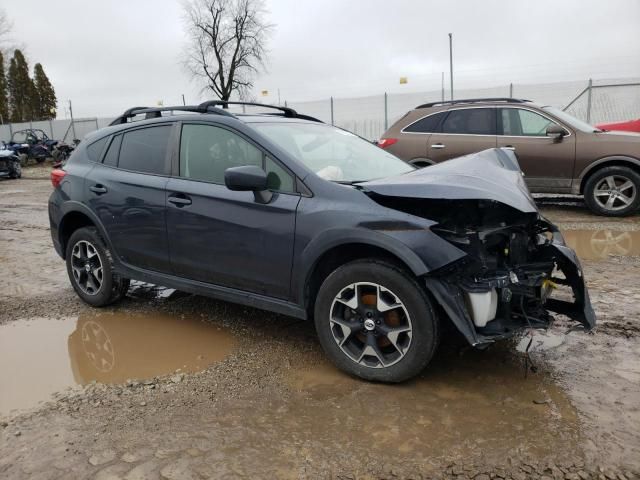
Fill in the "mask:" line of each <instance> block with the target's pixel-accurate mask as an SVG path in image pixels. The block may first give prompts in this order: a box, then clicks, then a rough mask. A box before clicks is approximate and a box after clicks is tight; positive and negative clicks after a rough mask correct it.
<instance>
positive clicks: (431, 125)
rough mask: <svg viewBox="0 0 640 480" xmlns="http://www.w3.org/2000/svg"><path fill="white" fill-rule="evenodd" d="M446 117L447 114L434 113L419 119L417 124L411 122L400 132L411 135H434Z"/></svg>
mask: <svg viewBox="0 0 640 480" xmlns="http://www.w3.org/2000/svg"><path fill="white" fill-rule="evenodd" d="M446 115H447V112H440V113H435V114H433V115H429V116H428V117H424V118H421V119H420V120H418V121H417V122H413V123H412V124H411V125H409V126H408V127H406V128H404V130H402V131H403V132H412V133H436V132H438V131H439V130H438V128H439V127H440V122H442V119H443V118H444V117H445V116H446Z"/></svg>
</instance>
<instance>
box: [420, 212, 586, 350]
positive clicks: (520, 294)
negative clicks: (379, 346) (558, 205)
mask: <svg viewBox="0 0 640 480" xmlns="http://www.w3.org/2000/svg"><path fill="white" fill-rule="evenodd" d="M451 207H452V208H460V207H462V206H454V205H452V206H451ZM469 207H470V206H467V208H466V210H467V211H474V210H475V211H476V212H477V211H480V212H482V211H483V210H485V209H489V210H490V212H491V215H490V216H491V217H494V218H496V216H495V214H496V213H497V212H500V211H501V210H505V209H508V207H506V206H502V205H487V204H486V202H483V201H481V202H478V203H477V204H476V208H475V209H474V208H469ZM498 216H499V217H500V218H505V217H508V215H498ZM474 218H477V219H479V220H480V221H479V222H478V224H477V225H472V224H466V225H465V226H464V227H463V226H460V225H453V224H450V223H446V222H445V223H440V224H439V225H438V226H436V227H433V228H432V230H433V231H434V232H435V233H437V234H438V235H440V236H441V237H442V238H444V239H445V240H447V241H449V242H451V243H453V244H454V245H455V246H456V247H458V248H459V249H460V250H463V251H464V252H465V253H467V256H466V257H464V258H463V259H461V260H460V261H458V262H455V263H453V264H449V265H447V266H446V267H444V268H441V269H439V270H438V271H435V272H432V273H431V274H430V275H428V276H426V277H425V283H426V285H427V287H428V288H429V290H430V291H431V293H432V294H433V296H434V297H435V298H436V299H437V300H438V302H439V303H440V305H441V306H442V308H443V309H444V311H445V312H446V313H447V314H448V315H449V317H450V318H451V320H452V321H453V323H454V324H455V325H456V326H457V328H458V329H459V330H460V331H461V332H462V333H463V334H464V335H465V337H466V338H467V340H468V341H469V342H470V343H471V344H473V345H481V344H485V343H489V342H492V341H494V340H496V339H499V338H504V337H508V336H511V335H513V334H514V333H516V332H517V331H519V330H521V329H522V328H525V327H529V328H547V327H548V326H549V325H550V323H551V321H552V320H553V317H552V316H551V314H550V312H554V313H559V314H563V315H566V316H567V317H569V318H571V319H573V320H575V321H578V322H580V323H581V324H582V325H584V327H585V329H586V330H591V329H592V328H593V327H594V326H595V314H594V312H593V309H592V307H591V302H590V300H589V294H588V291H587V289H586V287H585V284H584V279H583V277H582V269H581V266H580V262H579V260H578V258H577V257H576V255H575V253H574V252H573V250H571V249H570V248H568V247H567V246H566V245H565V244H564V240H563V238H562V235H561V234H560V232H559V231H558V229H557V228H556V227H555V226H554V225H552V224H550V223H549V222H547V221H546V220H544V219H543V218H541V217H539V216H537V215H535V214H526V215H520V216H519V218H513V219H512V221H507V222H504V221H501V222H498V223H496V222H495V221H492V220H491V219H490V218H487V216H486V215H482V214H480V215H479V216H476V215H474Z"/></svg>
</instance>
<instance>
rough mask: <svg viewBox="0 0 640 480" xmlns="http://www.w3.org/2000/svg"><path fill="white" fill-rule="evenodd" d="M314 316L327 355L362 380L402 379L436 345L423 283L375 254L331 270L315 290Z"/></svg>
mask: <svg viewBox="0 0 640 480" xmlns="http://www.w3.org/2000/svg"><path fill="white" fill-rule="evenodd" d="M314 321H315V327H316V331H317V334H318V338H319V340H320V344H321V345H322V348H323V349H324V351H325V353H326V354H327V356H328V357H329V359H330V360H331V361H332V362H333V363H334V364H335V365H336V366H337V367H338V368H340V369H341V370H344V371H345V372H347V373H349V374H351V375H355V376H357V377H360V378H363V379H365V380H372V381H377V382H390V383H396V382H402V381H404V380H407V379H409V378H411V377H413V376H415V375H417V374H418V373H420V372H421V371H422V370H423V369H424V368H425V367H426V366H427V364H428V363H429V361H430V360H431V358H432V357H433V354H434V352H435V350H436V347H437V345H438V339H439V323H438V319H437V317H436V315H435V312H434V310H433V308H432V306H431V303H430V301H429V298H428V297H427V294H426V292H425V291H424V289H422V288H421V287H420V285H419V284H418V282H417V281H416V279H415V278H414V277H413V276H412V275H411V274H409V273H407V272H405V271H404V270H401V269H400V268H398V267H396V266H394V265H392V264H389V263H386V262H382V261H379V260H373V259H371V260H358V261H354V262H351V263H348V264H346V265H343V266H342V267H340V268H338V269H337V270H335V271H334V272H333V273H331V274H330V275H329V276H328V277H327V278H326V279H325V281H324V283H323V284H322V285H321V287H320V290H319V292H318V295H317V298H316V302H315V311H314Z"/></svg>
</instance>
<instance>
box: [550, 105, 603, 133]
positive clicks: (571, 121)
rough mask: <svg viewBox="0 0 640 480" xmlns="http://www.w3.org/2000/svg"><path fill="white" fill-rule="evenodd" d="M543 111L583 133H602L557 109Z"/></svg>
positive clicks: (551, 108)
mask: <svg viewBox="0 0 640 480" xmlns="http://www.w3.org/2000/svg"><path fill="white" fill-rule="evenodd" d="M542 108H543V110H546V111H547V112H549V113H551V114H553V115H555V116H556V117H558V119H559V120H562V121H563V122H565V123H568V124H569V125H571V126H572V127H573V128H577V129H578V130H581V131H583V132H587V133H591V132H600V131H601V130H600V129H598V128H596V127H594V126H593V125H589V124H588V123H587V122H583V121H582V120H578V119H577V118H576V117H574V116H573V115H569V114H568V113H567V112H563V111H562V110H560V109H558V108H555V107H542Z"/></svg>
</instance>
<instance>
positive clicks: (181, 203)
mask: <svg viewBox="0 0 640 480" xmlns="http://www.w3.org/2000/svg"><path fill="white" fill-rule="evenodd" d="M169 202H171V203H173V204H174V205H175V206H176V207H185V206H187V205H191V199H190V198H189V197H187V196H186V195H184V194H180V195H179V196H178V195H171V196H170V197H169Z"/></svg>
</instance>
